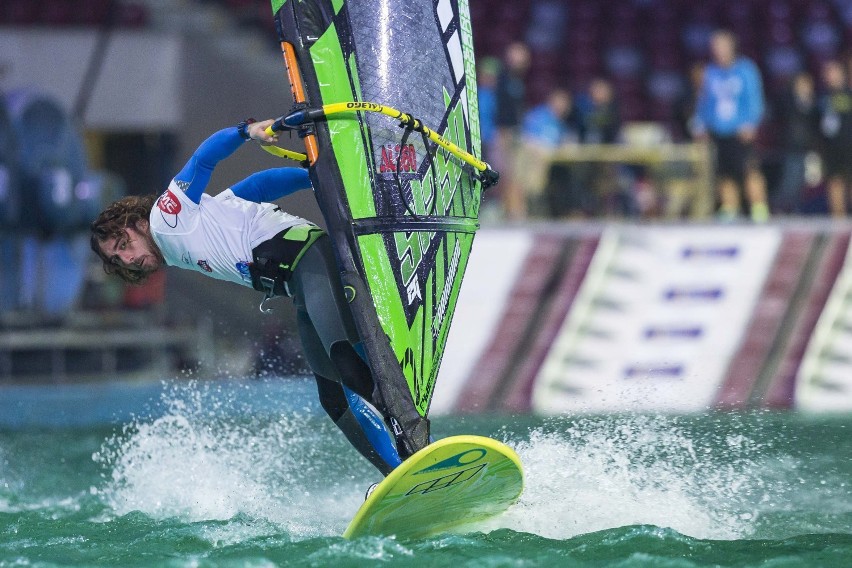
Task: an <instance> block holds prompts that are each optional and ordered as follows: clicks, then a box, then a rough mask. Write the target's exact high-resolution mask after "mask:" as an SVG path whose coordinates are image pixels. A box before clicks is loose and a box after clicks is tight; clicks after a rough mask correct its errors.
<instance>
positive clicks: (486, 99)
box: [476, 57, 500, 162]
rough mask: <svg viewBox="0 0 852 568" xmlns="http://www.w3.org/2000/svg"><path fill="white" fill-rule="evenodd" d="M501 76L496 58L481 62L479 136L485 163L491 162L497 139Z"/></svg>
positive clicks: (488, 58)
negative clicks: (498, 88)
mask: <svg viewBox="0 0 852 568" xmlns="http://www.w3.org/2000/svg"><path fill="white" fill-rule="evenodd" d="M499 74H500V61H499V60H498V59H495V58H494V57H485V58H484V59H483V60H482V61H480V62H479V70H478V74H477V81H476V82H477V93H478V96H479V134H480V137H481V139H482V153H483V156H484V157H485V161H486V162H487V161H489V160H491V157H490V154H491V147H492V146H493V145H494V141H495V140H496V138H497V124H496V119H497V91H496V87H497V77H498V75H499Z"/></svg>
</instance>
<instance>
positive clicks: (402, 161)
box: [379, 144, 418, 174]
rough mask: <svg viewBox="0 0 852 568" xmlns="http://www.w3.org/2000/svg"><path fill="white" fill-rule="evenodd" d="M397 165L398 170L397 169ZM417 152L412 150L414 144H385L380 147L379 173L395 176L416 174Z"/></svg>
mask: <svg viewBox="0 0 852 568" xmlns="http://www.w3.org/2000/svg"><path fill="white" fill-rule="evenodd" d="M397 164H398V165H399V168H398V169H397ZM417 168H418V165H417V151H416V150H415V149H414V144H406V145H405V146H400V145H399V144H385V145H384V146H382V155H381V158H380V161H379V173H381V174H395V173H406V174H413V173H416V172H417Z"/></svg>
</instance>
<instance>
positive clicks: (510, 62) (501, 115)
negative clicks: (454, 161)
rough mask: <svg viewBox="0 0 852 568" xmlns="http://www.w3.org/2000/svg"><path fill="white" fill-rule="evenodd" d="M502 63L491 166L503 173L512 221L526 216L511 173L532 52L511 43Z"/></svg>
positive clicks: (503, 189)
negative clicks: (495, 137) (525, 82)
mask: <svg viewBox="0 0 852 568" xmlns="http://www.w3.org/2000/svg"><path fill="white" fill-rule="evenodd" d="M503 63H504V64H503V70H502V71H501V73H500V76H499V78H498V79H497V89H496V95H497V96H496V99H497V112H496V120H495V122H496V125H497V140H496V144H495V145H494V150H493V153H492V164H491V165H492V166H494V167H495V169H497V170H498V171H499V172H500V186H499V187H500V192H501V194H502V196H503V207H504V209H505V212H506V215H507V216H508V217H509V218H510V219H519V218H522V217H523V215H524V211H525V209H526V207H525V202H524V194H523V191H522V190H521V188H520V186H519V184H518V182H517V179H516V176H515V172H514V171H512V160H513V156H515V155H516V151H517V146H518V130H519V128H520V125H521V120H522V119H523V114H524V99H525V97H526V86H525V85H524V77H525V76H526V73H527V70H528V69H529V67H530V51H529V49H528V48H527V46H526V45H524V44H523V43H520V42H515V43H512V44H509V47H507V48H506V55H505V59H504V62H503Z"/></svg>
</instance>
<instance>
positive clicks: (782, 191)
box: [774, 72, 819, 213]
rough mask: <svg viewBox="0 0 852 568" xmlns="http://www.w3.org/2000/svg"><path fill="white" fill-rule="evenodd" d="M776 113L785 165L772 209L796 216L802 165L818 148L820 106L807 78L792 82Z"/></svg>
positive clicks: (803, 182) (797, 77)
mask: <svg viewBox="0 0 852 568" xmlns="http://www.w3.org/2000/svg"><path fill="white" fill-rule="evenodd" d="M776 113H777V117H778V122H779V123H780V125H781V140H783V144H784V165H783V169H782V174H781V183H780V184H779V186H778V194H777V195H776V196H775V200H774V201H775V203H774V205H775V209H776V210H778V211H779V212H783V213H797V212H798V210H799V197H800V196H799V194H800V192H801V190H802V188H803V187H804V185H805V164H806V162H807V160H808V157H809V155H814V153H815V152H816V150H817V148H818V146H819V105H818V104H817V98H816V92H815V89H814V80H813V77H811V76H810V74H808V73H805V72H802V73H798V74H797V75H796V76H795V77H794V78H793V81H792V84H791V85H790V88H789V89H787V90H786V91H785V92H784V93H783V94H782V96H781V97H780V99H779V101H778V103H777V106H776Z"/></svg>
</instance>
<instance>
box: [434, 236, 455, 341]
mask: <svg viewBox="0 0 852 568" xmlns="http://www.w3.org/2000/svg"><path fill="white" fill-rule="evenodd" d="M460 259H461V246H460V245H459V242H458V241H456V246H455V248H454V249H453V258H452V260H451V261H450V269H449V271H448V272H447V279H446V281H445V282H444V290H443V292H441V301H440V302H439V303H438V311H437V313H436V314H435V319H434V320H432V338H433V339H436V340H437V339H438V335H440V333H441V325H442V324H443V323H444V316H446V315H447V305H448V304H449V302H450V294H451V293H452V291H453V282H455V279H456V272H458V269H459V260H460Z"/></svg>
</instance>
